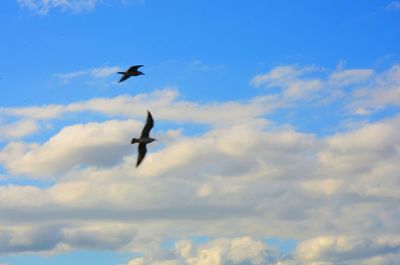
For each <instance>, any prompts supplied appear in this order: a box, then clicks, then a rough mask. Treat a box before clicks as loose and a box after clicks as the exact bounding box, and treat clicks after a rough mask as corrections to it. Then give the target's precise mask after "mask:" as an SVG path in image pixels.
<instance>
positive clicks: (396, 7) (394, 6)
mask: <svg viewBox="0 0 400 265" xmlns="http://www.w3.org/2000/svg"><path fill="white" fill-rule="evenodd" d="M399 9H400V2H399V1H392V2H390V3H389V4H388V5H387V6H386V10H399Z"/></svg>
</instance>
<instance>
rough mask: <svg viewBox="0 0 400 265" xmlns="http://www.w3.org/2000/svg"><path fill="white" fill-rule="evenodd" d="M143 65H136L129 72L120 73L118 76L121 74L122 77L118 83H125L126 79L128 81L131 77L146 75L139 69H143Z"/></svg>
mask: <svg viewBox="0 0 400 265" xmlns="http://www.w3.org/2000/svg"><path fill="white" fill-rule="evenodd" d="M142 66H143V65H134V66H131V67H130V68H129V69H128V70H126V71H125V72H118V74H121V75H122V77H121V79H120V80H119V81H118V83H121V82H122V81H125V80H126V79H128V78H129V77H131V76H138V75H144V73H142V72H140V71H139V70H138V69H139V68H140V67H142Z"/></svg>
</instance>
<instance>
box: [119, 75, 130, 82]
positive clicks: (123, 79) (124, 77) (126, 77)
mask: <svg viewBox="0 0 400 265" xmlns="http://www.w3.org/2000/svg"><path fill="white" fill-rule="evenodd" d="M129 77H131V76H130V75H127V74H124V75H123V76H122V77H121V79H120V80H119V81H118V83H121V82H122V81H125V80H126V79H128V78H129Z"/></svg>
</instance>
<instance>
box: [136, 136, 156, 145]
mask: <svg viewBox="0 0 400 265" xmlns="http://www.w3.org/2000/svg"><path fill="white" fill-rule="evenodd" d="M155 140H156V139H154V138H151V137H148V138H139V139H137V138H132V141H131V143H132V144H134V143H139V144H149V143H151V142H154V141H155Z"/></svg>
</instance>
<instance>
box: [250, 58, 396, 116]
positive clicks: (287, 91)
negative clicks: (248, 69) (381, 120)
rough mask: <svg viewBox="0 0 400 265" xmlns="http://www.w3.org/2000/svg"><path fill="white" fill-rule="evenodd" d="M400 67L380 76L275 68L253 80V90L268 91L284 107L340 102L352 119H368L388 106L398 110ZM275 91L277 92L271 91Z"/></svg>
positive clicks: (365, 72)
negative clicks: (298, 104) (351, 115)
mask: <svg viewBox="0 0 400 265" xmlns="http://www.w3.org/2000/svg"><path fill="white" fill-rule="evenodd" d="M399 73H400V65H398V64H395V65H393V66H391V67H390V69H388V70H386V71H383V72H380V73H378V72H375V71H374V70H372V69H343V68H341V67H340V68H338V69H336V70H334V71H329V70H327V69H322V68H318V67H315V66H306V67H297V66H292V65H287V66H278V67H276V68H274V69H272V70H271V71H269V72H267V73H265V74H260V75H257V76H255V77H254V78H253V79H252V80H251V84H252V85H254V86H257V87H259V86H261V87H266V88H268V90H267V91H268V94H270V95H275V96H276V98H277V99H278V100H280V101H282V102H283V103H284V104H282V105H287V106H292V105H293V104H295V103H299V102H300V103H303V102H304V101H305V102H308V103H312V104H315V105H318V104H327V103H331V102H334V101H335V100H339V99H340V100H341V101H342V102H343V103H342V104H343V105H344V106H345V109H346V110H347V111H348V112H350V113H351V114H355V115H369V114H371V113H374V112H376V111H379V110H383V109H385V108H387V107H390V106H395V107H399V106H400V81H399V80H400V79H399V76H400V74H399ZM276 88H278V89H279V91H278V92H276V91H274V89H276Z"/></svg>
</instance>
